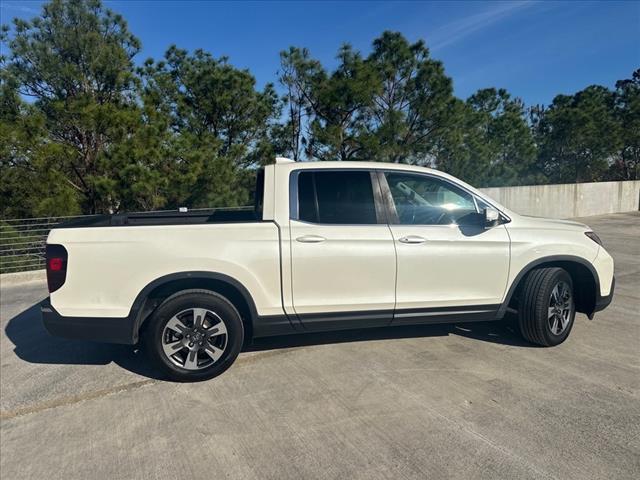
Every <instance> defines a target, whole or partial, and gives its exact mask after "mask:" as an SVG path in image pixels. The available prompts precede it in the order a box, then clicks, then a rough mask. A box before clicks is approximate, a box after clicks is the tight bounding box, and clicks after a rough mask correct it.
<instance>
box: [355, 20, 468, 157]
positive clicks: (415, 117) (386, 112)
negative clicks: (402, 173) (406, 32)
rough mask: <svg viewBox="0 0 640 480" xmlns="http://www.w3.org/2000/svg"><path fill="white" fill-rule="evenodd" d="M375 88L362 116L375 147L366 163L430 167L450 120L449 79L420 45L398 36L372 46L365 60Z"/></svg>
mask: <svg viewBox="0 0 640 480" xmlns="http://www.w3.org/2000/svg"><path fill="white" fill-rule="evenodd" d="M367 61H368V63H369V64H370V65H371V67H372V68H373V70H374V71H375V73H376V77H377V78H376V80H377V81H378V82H379V83H380V85H381V87H379V88H377V89H375V90H374V91H373V93H374V98H373V102H372V107H371V109H370V111H369V112H368V114H369V116H370V117H371V119H372V121H373V127H372V129H373V131H374V139H375V143H374V144H373V147H374V151H372V152H370V154H369V155H370V157H372V158H375V159H376V160H380V161H386V162H396V163H397V162H403V163H433V157H434V153H435V150H436V146H437V145H438V143H439V142H440V141H441V140H442V136H443V134H444V133H445V131H446V129H448V128H450V127H451V125H453V124H454V123H455V120H456V115H455V108H454V102H455V98H454V97H453V86H452V82H451V79H450V78H449V77H447V76H446V75H445V73H444V67H443V65H442V63H441V62H439V61H436V60H433V59H432V58H431V57H430V56H429V50H428V49H427V47H426V46H425V44H424V42H423V41H419V42H416V43H414V44H410V43H409V42H408V41H407V39H406V38H404V37H403V36H402V34H400V33H398V32H388V31H387V32H384V33H383V34H382V36H380V37H379V38H377V39H375V40H374V41H373V51H372V53H371V55H369V57H368V59H367Z"/></svg>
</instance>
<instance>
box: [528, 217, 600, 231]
mask: <svg viewBox="0 0 640 480" xmlns="http://www.w3.org/2000/svg"><path fill="white" fill-rule="evenodd" d="M519 218H520V220H521V222H522V223H526V224H529V225H531V226H535V227H536V228H549V229H554V230H575V231H581V232H584V231H587V230H591V228H589V226H588V225H585V224H584V223H580V222H574V221H572V220H559V219H557V218H544V217H531V216H528V215H519Z"/></svg>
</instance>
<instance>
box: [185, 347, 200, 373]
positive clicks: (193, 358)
mask: <svg viewBox="0 0 640 480" xmlns="http://www.w3.org/2000/svg"><path fill="white" fill-rule="evenodd" d="M184 368H186V369H187V370H197V368H198V350H195V349H194V350H189V353H188V354H187V356H186V358H185V359H184Z"/></svg>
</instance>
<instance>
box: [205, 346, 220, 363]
mask: <svg viewBox="0 0 640 480" xmlns="http://www.w3.org/2000/svg"><path fill="white" fill-rule="evenodd" d="M204 351H205V353H206V354H207V355H209V357H211V359H212V360H213V361H214V362H217V361H218V359H219V358H220V357H221V356H222V354H223V353H224V350H222V349H220V348H218V347H216V346H214V345H211V344H210V343H209V344H207V345H206V346H205V347H204Z"/></svg>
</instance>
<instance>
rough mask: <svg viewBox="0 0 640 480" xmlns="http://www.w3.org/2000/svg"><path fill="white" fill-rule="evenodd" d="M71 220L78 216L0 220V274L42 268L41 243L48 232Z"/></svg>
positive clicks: (43, 253) (43, 259)
mask: <svg viewBox="0 0 640 480" xmlns="http://www.w3.org/2000/svg"><path fill="white" fill-rule="evenodd" d="M74 218H80V216H76V217H40V218H15V219H11V220H0V273H11V272H24V271H29V270H38V269H41V268H44V267H45V252H44V244H45V241H46V239H47V235H49V231H50V230H51V229H52V228H53V227H54V226H55V225H57V224H59V223H61V222H66V221H68V220H73V219H74Z"/></svg>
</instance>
